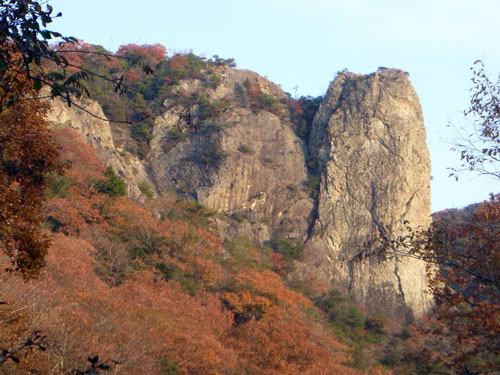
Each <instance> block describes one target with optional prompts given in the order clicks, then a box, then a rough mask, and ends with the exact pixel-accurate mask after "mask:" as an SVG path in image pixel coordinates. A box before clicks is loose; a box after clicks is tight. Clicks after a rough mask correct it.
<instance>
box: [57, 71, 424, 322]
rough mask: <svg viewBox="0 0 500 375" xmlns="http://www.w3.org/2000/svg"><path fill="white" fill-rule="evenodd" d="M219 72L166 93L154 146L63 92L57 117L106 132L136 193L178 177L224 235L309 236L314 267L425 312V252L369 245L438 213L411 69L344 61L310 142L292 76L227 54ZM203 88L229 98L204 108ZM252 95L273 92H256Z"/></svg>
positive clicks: (391, 303)
mask: <svg viewBox="0 0 500 375" xmlns="http://www.w3.org/2000/svg"><path fill="white" fill-rule="evenodd" d="M212 75H213V76H212V78H214V77H215V78H216V80H217V81H218V83H217V85H215V87H213V86H207V84H206V82H203V81H200V80H197V79H196V80H186V81H183V82H181V83H180V84H179V85H178V87H177V92H178V95H177V99H176V98H175V95H174V96H173V99H169V100H167V101H166V102H165V106H166V108H168V110H167V111H166V112H165V113H164V114H163V115H162V116H160V117H158V118H157V119H156V121H155V124H154V126H153V128H152V129H151V134H152V139H151V140H150V143H149V147H150V152H149V155H148V156H147V158H144V159H143V160H140V159H138V158H137V157H134V156H133V155H131V154H129V153H128V152H127V150H126V149H125V148H122V147H123V145H124V144H126V142H127V141H126V140H124V139H123V137H124V134H125V133H124V132H123V131H120V128H116V129H112V128H110V125H109V123H107V122H105V121H100V120H97V119H95V118H92V117H91V116H89V115H87V114H85V113H83V112H82V111H79V110H75V109H68V108H67V107H64V105H63V104H61V103H59V104H58V103H56V104H55V105H54V107H53V111H52V120H53V122H54V123H58V124H60V123H63V124H67V125H70V126H72V127H73V128H75V129H77V130H78V131H80V132H81V133H82V135H83V136H84V138H85V139H86V140H87V142H88V143H89V144H91V145H93V146H96V147H97V148H98V149H99V152H100V155H101V157H102V158H103V159H104V161H105V162H106V163H107V164H109V165H112V166H113V168H115V170H117V171H118V173H120V175H121V176H122V177H123V178H124V179H125V180H126V182H127V186H128V189H129V194H130V195H131V196H132V197H134V198H135V199H142V198H141V193H140V190H139V188H138V186H139V184H140V183H141V181H147V182H148V183H150V184H151V186H152V187H153V189H154V191H155V192H156V193H157V194H158V195H160V196H161V195H164V194H168V193H169V192H171V191H175V192H176V193H177V194H181V195H183V196H185V197H191V198H194V199H196V200H198V201H200V202H201V203H203V204H205V205H207V206H209V207H210V208H212V209H214V210H216V211H217V212H218V213H219V215H218V217H217V219H216V220H217V224H218V227H219V232H220V234H221V235H222V236H223V237H235V236H245V237H248V238H250V239H252V241H253V242H254V243H256V244H257V245H262V244H263V243H264V242H265V241H266V240H269V239H270V238H271V237H272V236H279V237H285V238H290V239H294V240H295V241H298V242H301V243H302V244H304V246H305V259H304V260H303V262H302V263H301V264H300V265H299V269H300V270H302V271H303V272H311V271H312V272H315V273H316V274H317V275H318V276H319V277H320V278H321V279H322V280H324V281H325V282H326V283H327V284H328V285H329V286H330V287H331V288H336V289H339V290H341V291H344V292H346V293H348V294H349V295H350V296H352V298H353V299H354V300H355V301H356V302H358V303H359V304H362V305H364V306H366V307H367V309H368V310H370V311H372V312H380V313H386V314H389V315H393V316H404V317H406V318H408V319H411V317H412V316H418V315H421V314H422V313H423V312H424V311H425V310H426V309H427V308H428V307H429V304H430V299H429V297H428V296H427V295H426V294H425V291H426V277H425V269H424V265H423V264H421V263H420V262H419V261H416V260H411V259H407V258H403V259H399V260H391V261H386V262H379V260H378V259H377V258H376V257H366V256H365V255H366V254H368V253H370V251H371V250H373V249H372V248H371V245H370V244H371V243H372V242H373V240H374V239H376V238H378V237H380V236H381V235H386V236H391V235H399V234H401V233H402V222H403V220H408V221H409V222H410V223H411V224H412V225H413V226H414V227H418V226H421V227H426V226H428V224H429V223H430V205H429V203H430V189H429V179H430V165H429V164H430V162H429V155H428V151H427V147H426V143H425V128H424V124H423V119H422V113H421V109H420V104H419V101H418V98H417V96H416V94H415V92H414V90H413V88H412V86H411V84H410V83H409V81H408V79H407V77H406V76H405V74H404V73H403V72H402V71H399V70H389V69H388V70H383V71H379V72H377V73H374V74H371V75H367V76H364V75H355V74H350V73H346V74H340V75H339V76H338V77H337V79H336V80H335V81H334V82H333V83H332V84H331V85H330V88H329V90H328V93H327V94H326V96H325V98H324V101H323V103H322V104H321V106H320V108H319V110H318V112H317V114H316V117H315V120H314V122H313V124H312V128H311V131H310V134H309V142H308V143H307V144H306V143H305V142H304V140H303V139H301V138H299V137H298V136H297V135H296V125H295V124H293V123H292V122H291V117H292V116H291V113H290V111H289V109H288V107H287V105H286V103H289V101H290V99H289V98H288V97H287V96H286V94H285V93H284V92H283V91H282V90H281V89H280V88H279V87H278V86H276V85H274V84H273V83H271V82H269V81H268V80H266V79H265V78H262V77H260V76H258V75H257V74H255V73H253V72H250V71H244V70H235V69H229V68H223V69H222V70H219V71H216V72H214V73H212ZM200 92H201V93H202V95H203V100H204V101H205V103H212V104H211V105H206V107H207V108H209V109H210V110H211V111H212V112H214V111H215V110H214V108H216V109H217V108H218V109H217V114H216V116H213V113H212V112H210V114H212V115H211V116H212V117H209V116H208V115H207V113H208V112H207V110H206V108H205V112H207V113H203V110H204V109H203V108H202V105H201V104H200V103H201V101H200V100H201V99H199V101H198V104H195V105H194V106H193V105H192V104H191V106H190V107H186V106H185V105H183V103H182V101H180V100H179V98H192V97H198V98H200V96H199V95H200V94H199V93H200ZM174 94H175V93H174ZM252 95H260V96H261V98H260V99H261V100H262V98H264V99H266V100H267V102H266V103H267V105H268V106H267V107H263V106H262V105H261V106H260V107H259V106H257V107H256V106H255V105H252V104H251V103H252V102H251V100H253V99H252V97H251V96H252ZM249 103H250V104H249ZM261 103H262V101H261ZM90 105H91V107H90V108H89V109H90V111H91V112H92V113H97V114H99V116H104V115H103V114H102V111H101V109H100V108H98V106H97V104H95V103H94V104H90ZM94 106H95V108H94ZM220 108H224V109H223V110H220ZM187 114H189V116H191V115H192V116H193V119H194V120H193V121H192V122H189V121H188V122H186V115H187ZM202 119H203V121H202ZM303 138H304V137H303ZM311 178H313V180H314V181H317V180H319V182H320V187H319V195H317V194H314V193H313V194H311V188H310V184H308V181H311Z"/></svg>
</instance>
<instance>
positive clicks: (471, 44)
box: [49, 0, 500, 211]
mask: <svg viewBox="0 0 500 375" xmlns="http://www.w3.org/2000/svg"><path fill="white" fill-rule="evenodd" d="M49 3H50V4H51V5H52V6H53V7H54V9H55V11H62V12H63V17H62V18H61V19H59V20H57V21H56V22H55V23H54V24H53V29H54V30H57V31H60V32H62V33H63V34H65V35H71V36H75V37H77V38H80V39H84V40H85V41H86V42H89V43H93V44H100V45H102V46H103V47H105V48H108V49H110V50H116V49H117V48H118V47H119V46H120V45H121V44H126V43H136V44H148V43H161V44H163V45H165V46H166V47H167V50H168V51H169V53H174V52H184V51H189V50H192V51H193V52H195V53H197V54H204V55H206V56H207V57H210V56H212V55H214V54H218V55H219V56H221V57H225V58H228V57H234V58H235V59H236V62H237V63H238V67H239V68H245V69H251V70H254V71H256V72H257V73H259V74H261V75H263V76H267V77H268V78H269V79H270V80H272V81H273V82H275V83H277V84H280V85H281V86H282V88H283V89H284V90H285V91H288V92H291V93H292V94H295V91H294V89H293V88H294V87H296V86H298V88H297V94H298V95H299V96H300V95H312V96H317V95H322V94H324V93H325V91H326V89H327V87H328V84H329V82H330V81H331V80H333V78H334V77H335V74H336V72H337V71H340V70H343V69H344V68H347V69H348V70H350V71H352V72H356V73H371V72H373V71H375V70H377V68H378V67H379V66H385V67H390V68H400V69H403V70H405V71H407V72H409V73H410V79H411V81H412V83H413V85H414V86H415V89H416V91H417V93H418V95H419V97H420V101H421V104H422V107H423V112H424V119H425V123H426V129H427V143H428V146H429V149H430V152H431V160H432V175H433V180H432V185H431V186H432V210H433V211H437V210H442V209H444V208H453V207H463V206H465V205H467V204H470V203H474V202H478V201H481V200H484V199H487V197H488V195H489V193H491V192H495V193H499V192H500V181H498V180H493V179H489V178H486V177H474V176H472V175H466V174H464V175H462V176H460V178H459V181H458V182H456V181H455V180H454V179H452V178H449V177H448V175H449V170H448V169H447V168H450V167H456V166H458V165H459V156H458V154H457V153H454V152H451V151H450V148H451V147H452V145H451V143H453V139H454V138H456V136H455V133H454V131H453V129H452V128H449V127H447V126H446V125H447V124H448V123H449V122H451V123H453V124H455V125H456V126H458V127H460V126H462V125H465V124H466V122H465V121H464V119H463V116H462V112H463V110H464V109H466V108H467V105H468V103H469V97H470V93H469V88H470V78H471V77H472V76H471V71H470V67H471V65H472V64H473V62H474V61H475V60H476V59H483V60H484V61H485V63H486V65H487V68H488V70H489V71H490V72H491V74H492V75H495V74H498V72H499V71H500V50H499V49H498V47H497V45H498V39H499V37H500V23H499V22H498V19H497V18H498V16H500V1H498V0H475V1H472V0H432V1H431V0H418V1H415V0H233V1H230V0H212V1H207V0H183V1H180V0H175V1H174V0H163V1H160V0H142V1H137V0H134V1H132V0H100V1H97V0H86V1H81V0H79V1H77V0H50V1H49Z"/></svg>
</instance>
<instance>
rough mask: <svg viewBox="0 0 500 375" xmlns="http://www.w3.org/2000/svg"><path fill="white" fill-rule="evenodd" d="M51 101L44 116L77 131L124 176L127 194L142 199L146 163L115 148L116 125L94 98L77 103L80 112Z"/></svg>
mask: <svg viewBox="0 0 500 375" xmlns="http://www.w3.org/2000/svg"><path fill="white" fill-rule="evenodd" d="M50 104H51V111H50V112H49V114H48V116H47V117H48V120H49V121H51V122H52V124H53V126H68V127H71V128H72V129H74V130H75V131H77V132H79V133H80V134H81V135H82V137H83V139H84V141H85V142H86V143H87V144H89V145H91V146H93V147H95V148H96V149H97V150H98V152H99V157H100V158H101V159H102V160H103V161H104V163H105V164H106V165H108V166H111V167H112V168H113V169H114V170H115V171H116V172H117V173H118V174H119V175H120V176H121V177H122V178H123V179H124V181H125V182H126V185H127V195H128V196H129V197H131V198H133V199H136V200H138V201H141V200H142V194H141V192H140V189H139V185H140V183H141V182H143V181H149V178H148V174H147V172H146V165H145V164H144V163H143V162H142V161H141V160H139V159H138V158H137V157H136V156H133V155H130V154H129V153H125V152H123V150H122V149H121V148H119V147H117V145H116V141H115V139H114V137H113V131H112V130H113V129H112V126H116V125H111V124H110V122H109V121H106V120H105V119H106V116H105V115H104V113H103V112H102V108H101V106H100V105H99V104H98V103H97V102H95V101H90V100H84V101H82V102H80V103H79V104H80V105H81V106H82V107H84V108H85V109H86V111H83V110H81V109H79V108H76V107H75V106H72V107H68V106H67V104H66V103H65V102H63V101H61V100H52V101H51V103H50Z"/></svg>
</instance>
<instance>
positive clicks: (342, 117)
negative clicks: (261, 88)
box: [306, 69, 430, 318]
mask: <svg viewBox="0 0 500 375" xmlns="http://www.w3.org/2000/svg"><path fill="white" fill-rule="evenodd" d="M309 152H310V153H311V155H314V156H315V157H316V160H317V171H318V173H319V175H320V193H319V197H318V202H317V220H316V222H315V225H314V233H315V234H314V235H313V236H312V238H310V240H309V241H308V246H307V261H306V264H307V268H308V269H309V270H311V267H312V268H314V269H315V272H317V273H318V274H319V275H321V277H322V279H324V280H329V282H330V285H331V286H332V287H336V288H340V289H341V290H347V291H348V293H349V294H350V295H351V296H352V297H353V298H354V300H355V301H357V302H358V303H361V304H363V305H365V306H366V307H367V309H368V310H370V311H377V312H381V313H385V314H388V315H398V316H406V317H407V318H411V316H412V315H417V316H418V315H421V314H422V313H423V312H424V311H425V310H426V309H428V307H429V304H430V296H429V295H427V294H426V278H425V265H424V264H423V262H421V261H419V260H415V259H410V258H408V257H406V258H404V257H403V258H401V259H393V260H391V261H383V262H381V261H379V260H378V259H377V257H367V256H365V254H370V253H372V252H373V250H374V249H373V248H372V247H373V245H372V243H373V240H374V239H376V238H380V237H384V236H386V237H389V238H394V237H396V236H398V235H404V234H405V231H404V228H403V221H405V220H406V221H408V222H410V224H411V225H412V227H414V228H418V227H420V228H427V227H428V225H429V224H430V158H429V152H428V150H427V146H426V135H425V128H424V122H423V117H422V111H421V107H420V103H419V100H418V97H417V95H416V93H415V91H414V89H413V87H412V86H411V84H410V82H409V80H408V78H407V77H406V75H405V73H404V72H403V71H400V70H394V69H384V70H381V71H379V72H376V73H373V74H370V75H367V76H365V75H357V74H350V73H346V74H340V75H339V76H338V77H337V78H336V80H335V81H334V82H332V84H331V85H330V87H329V89H328V92H327V94H326V96H325V98H324V101H323V103H322V104H321V106H320V108H319V110H318V112H317V114H316V117H315V120H314V123H313V128H312V133H311V136H310V141H309Z"/></svg>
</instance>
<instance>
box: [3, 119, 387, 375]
mask: <svg viewBox="0 0 500 375" xmlns="http://www.w3.org/2000/svg"><path fill="white" fill-rule="evenodd" d="M53 136H54V139H55V140H56V142H57V145H58V147H59V148H60V150H61V151H62V159H61V160H62V162H63V163H64V164H66V165H70V167H68V168H67V170H66V173H65V174H64V175H63V176H59V175H56V176H54V177H53V179H52V180H51V181H52V182H51V186H50V187H49V189H48V191H47V194H46V196H47V197H48V201H47V203H46V205H45V211H44V212H45V219H46V224H45V225H46V227H47V229H48V230H50V231H51V232H53V240H52V245H51V247H50V251H49V252H48V255H47V256H46V267H44V269H43V270H42V272H41V274H40V277H39V278H38V279H33V280H30V281H28V282H22V281H21V280H20V279H19V278H18V276H16V275H15V274H9V273H3V274H0V278H1V280H0V295H1V296H2V298H1V300H2V301H5V302H7V303H8V304H6V305H0V308H1V309H0V315H2V314H3V315H2V316H3V317H9V319H1V320H0V332H1V333H0V336H1V337H2V338H3V339H2V341H1V342H0V348H2V347H5V346H9V345H10V346H12V345H15V343H16V342H19V341H22V339H23V338H26V337H29V335H30V334H31V333H32V331H33V330H35V329H37V330H41V331H42V332H43V334H44V335H46V337H47V339H46V340H47V348H46V349H47V350H46V351H39V350H34V351H33V352H32V353H30V354H29V355H28V356H27V357H26V358H24V357H22V358H21V360H20V361H19V363H14V362H12V361H9V362H8V363H7V364H5V365H4V366H3V367H2V369H6V370H8V371H18V372H19V373H29V372H30V371H33V370H34V369H36V371H37V372H38V373H40V374H48V373H51V374H66V373H69V372H71V371H72V369H81V368H84V367H85V366H86V363H87V357H89V356H94V355H99V358H100V359H102V360H107V362H106V363H108V364H110V365H111V367H112V369H114V371H116V373H120V374H137V373H139V372H141V373H147V374H208V375H211V374H213V375H216V374H237V373H242V374H244V373H254V374H264V375H280V374H311V375H312V374H358V373H359V372H358V370H355V369H354V368H352V367H350V366H349V365H348V363H349V362H350V360H351V358H350V349H349V348H348V347H347V346H346V345H344V344H341V343H339V342H338V341H337V340H336V339H335V338H334V337H333V336H332V335H331V333H330V332H329V330H328V329H327V328H326V327H325V326H324V325H323V324H322V323H321V319H320V320H318V319H317V318H316V319H313V318H312V317H311V315H310V314H311V311H313V310H314V309H315V307H314V306H313V304H312V302H311V300H309V299H308V298H306V297H304V296H303V295H301V294H299V293H296V292H293V291H291V290H290V289H288V288H287V287H286V286H285V285H284V284H283V281H282V279H281V278H280V276H279V275H278V274H276V273H275V272H273V271H272V270H271V267H270V265H269V264H270V263H269V259H267V260H266V259H264V258H265V257H266V255H265V254H261V253H259V252H258V251H257V250H252V249H251V245H250V244H245V246H247V247H248V252H246V251H245V252H240V253H238V250H237V249H236V247H238V246H240V245H239V244H238V240H237V239H235V241H236V243H235V244H233V245H234V246H233V248H232V249H229V248H228V247H227V245H224V246H223V244H222V243H221V241H220V239H219V238H218V237H217V236H216V235H214V234H213V233H212V232H211V231H212V230H213V229H211V226H206V221H205V220H201V219H200V220H198V222H199V223H200V224H197V225H194V224H191V223H190V222H196V221H197V220H196V219H193V218H192V217H191V218H190V217H185V216H183V215H181V212H182V211H183V210H184V209H185V206H184V205H185V203H182V202H179V201H178V200H176V199H169V198H165V199H163V200H160V201H158V202H156V203H155V204H154V205H152V207H151V208H149V207H146V206H142V207H141V206H138V205H137V204H135V203H133V202H131V201H130V200H128V199H126V198H125V197H112V196H109V195H107V194H105V193H103V192H101V191H99V182H100V181H102V180H105V179H106V178H107V177H106V175H105V171H106V168H105V166H104V165H103V164H102V162H100V161H99V160H98V159H97V158H96V156H95V152H92V149H91V148H90V147H89V146H86V145H84V144H83V143H82V142H81V141H80V139H79V137H78V136H77V135H76V133H74V132H73V131H71V130H69V129H56V130H54V131H53ZM189 212H190V215H193V212H197V214H199V215H201V214H203V215H205V213H204V212H205V211H203V210H201V209H196V210H193V209H190V211H189ZM225 247H226V248H225ZM226 249H227V250H226ZM14 322H15V324H14ZM5 366H7V367H5ZM16 369H17V370H16ZM377 371H378V370H377Z"/></svg>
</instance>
